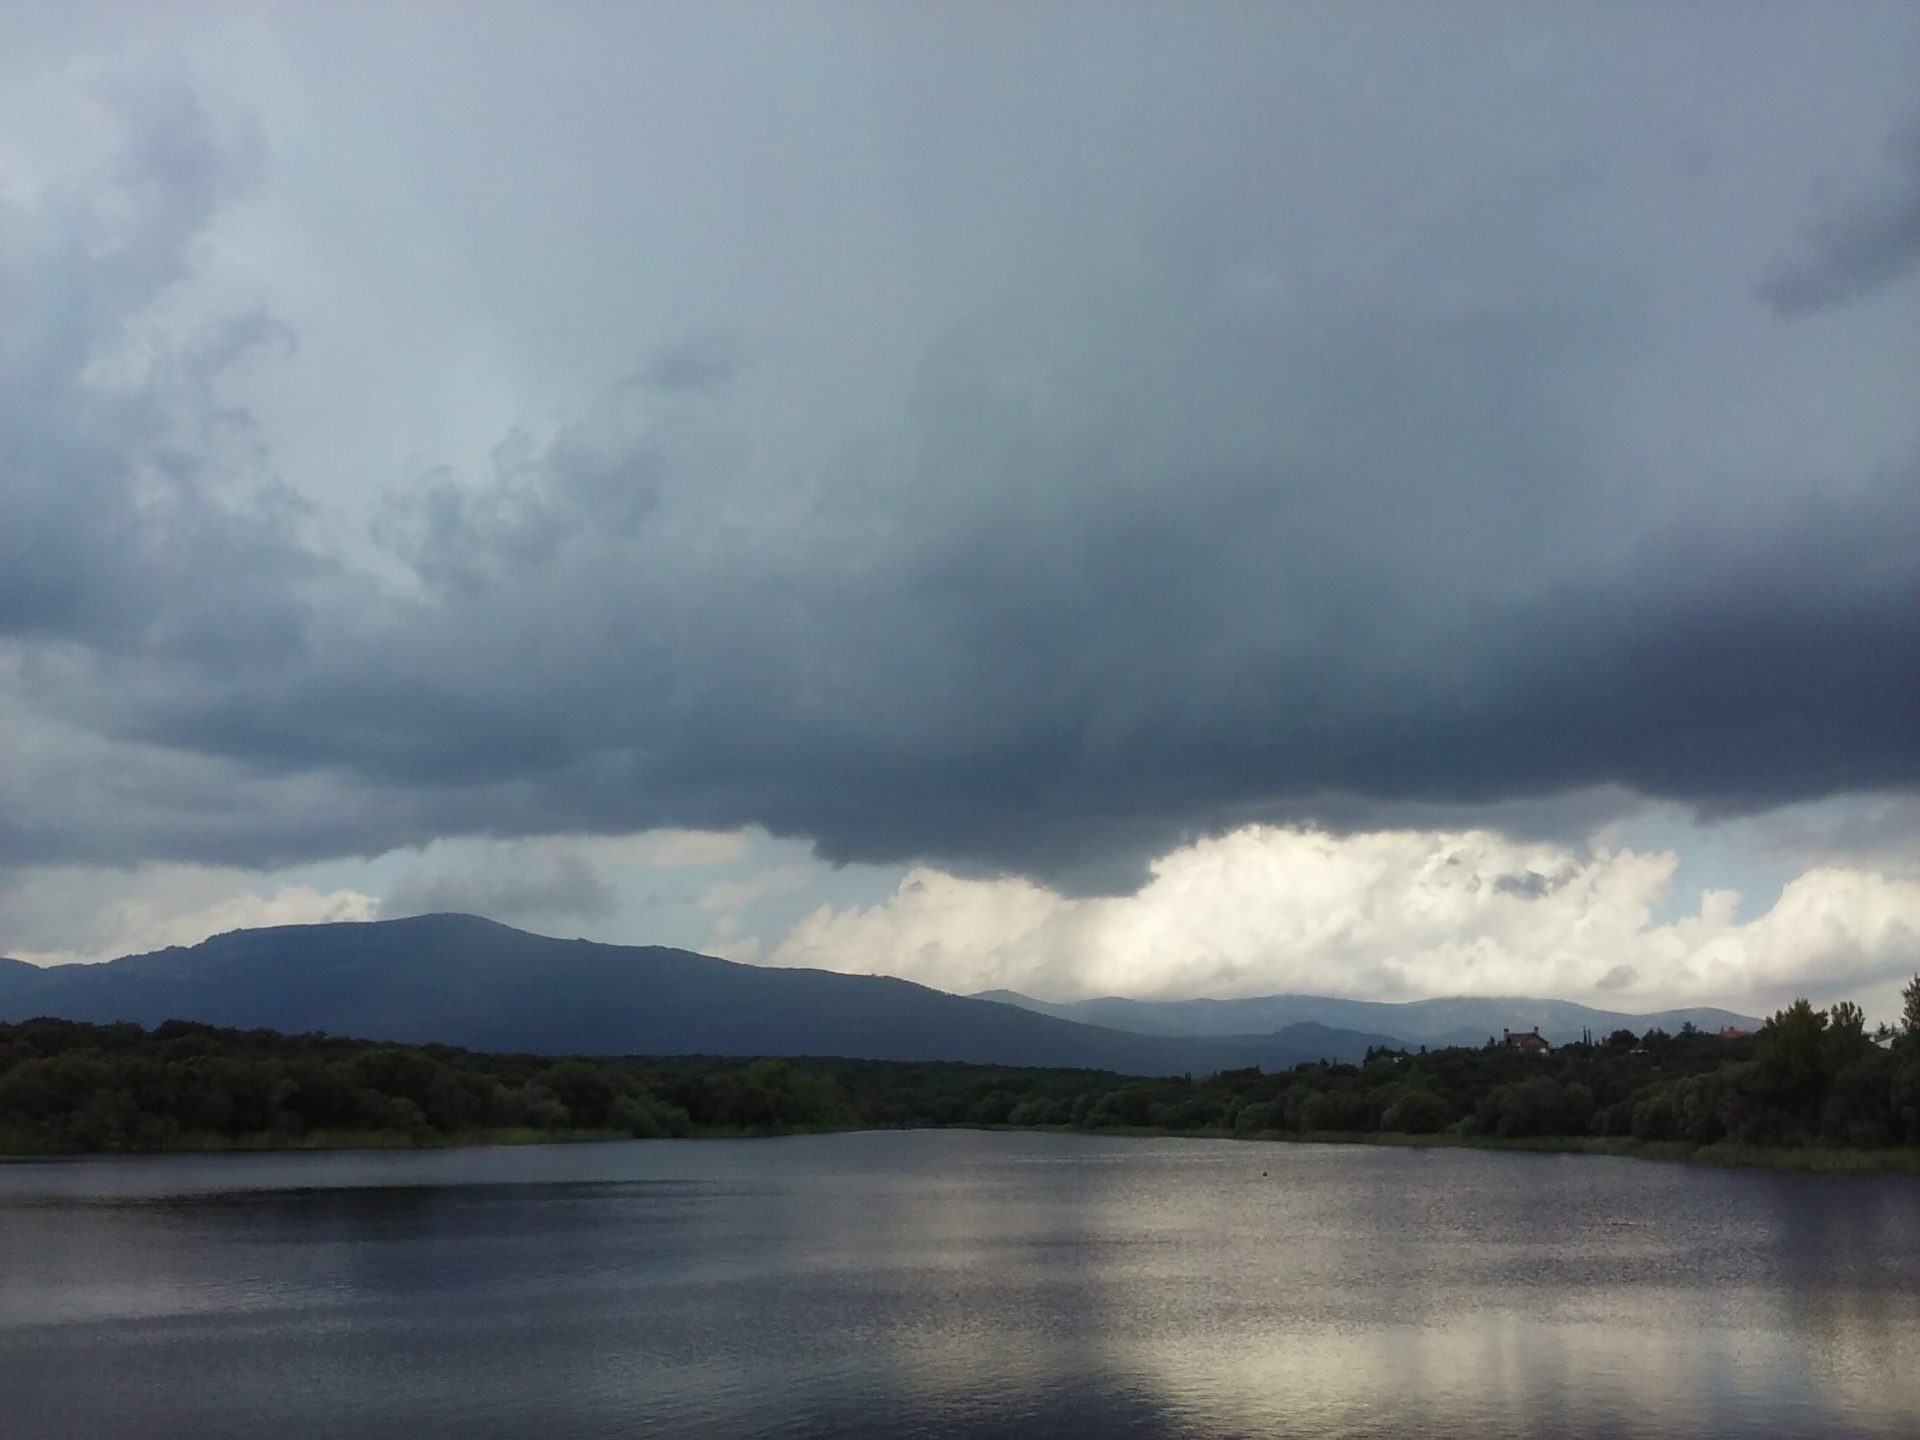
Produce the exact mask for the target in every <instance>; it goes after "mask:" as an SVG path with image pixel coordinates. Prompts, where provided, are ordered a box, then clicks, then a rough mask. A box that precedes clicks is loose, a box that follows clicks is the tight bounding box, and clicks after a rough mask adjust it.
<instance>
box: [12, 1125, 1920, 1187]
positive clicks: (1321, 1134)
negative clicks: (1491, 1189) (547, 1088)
mask: <svg viewBox="0 0 1920 1440" xmlns="http://www.w3.org/2000/svg"><path fill="white" fill-rule="evenodd" d="M884 1130H982V1131H993V1132H1000V1133H1006V1134H1022V1133H1025V1134H1045V1135H1112V1136H1119V1137H1123V1138H1129V1139H1168V1140H1233V1141H1238V1142H1242V1143H1247V1144H1273V1145H1375V1146H1387V1147H1392V1148H1395V1149H1408V1150H1504V1151H1521V1152H1532V1153H1535V1154H1549V1155H1599V1156H1607V1157H1611V1158H1614V1159H1624V1160H1652V1161H1661V1162H1665V1163H1668V1164H1676V1163H1677V1164H1689V1165H1712V1166H1717V1167H1720V1168H1722V1169H1749V1170H1774V1171H1781V1172H1788V1173H1801V1174H1857V1175H1903V1174H1904V1175H1915V1176H1920V1148H1914V1147H1906V1148H1900V1149H1879V1150H1845V1149H1838V1148H1834V1147H1828V1146H1812V1145H1810V1146H1759V1145H1739V1144H1732V1143H1728V1142H1724V1141H1722V1142H1717V1143H1715V1144H1712V1145H1690V1144H1688V1143H1686V1142H1685V1141H1677V1140H1658V1141H1646V1140H1634V1139H1631V1138H1629V1137H1626V1136H1602V1135H1567V1136H1529V1137H1527V1138H1525V1139H1518V1140H1502V1139H1499V1138H1497V1137H1495V1136H1487V1135H1455V1134H1446V1133H1440V1134H1432V1135H1412V1134H1403V1133H1396V1132H1380V1131H1310V1132H1304V1133H1293V1132H1290V1131H1278V1130H1262V1131H1258V1132H1256V1133H1254V1134H1251V1135H1245V1134H1237V1133H1235V1132H1233V1131H1231V1130H1224V1129H1218V1128H1214V1129H1202V1130H1168V1129H1165V1128H1160V1127H1154V1126H1101V1127H1098V1128H1088V1127H1083V1126H1073V1125H833V1126H797V1127H794V1128H792V1129H781V1130H731V1131H729V1130H719V1131H709V1132H707V1133H704V1134H699V1135H688V1136H685V1137H680V1138H685V1139H689V1140H776V1139H782V1138H789V1137H792V1136H797V1135H851V1134H865V1133H871V1132H875V1131H884ZM634 1138H635V1137H633V1136H631V1135H628V1134H626V1133H624V1132H621V1131H617V1130H565V1131H552V1130H544V1131H543V1130H533V1129H528V1128H513V1129H493V1130H478V1131H463V1132H459V1133H456V1134H453V1135H432V1136H419V1135H412V1134H408V1133H406V1132H402V1131H392V1130H347V1131H316V1132H313V1133H310V1134H307V1135H275V1134H272V1133H270V1132H263V1133H260V1134H255V1135H240V1136H225V1135H183V1136H180V1137H178V1138H177V1139H176V1140H174V1141H172V1142H170V1143H168V1144H165V1145H161V1146H154V1147H144V1148H138V1149H133V1148H130V1149H125V1150H21V1149H16V1148H12V1147H8V1146H0V1164H9V1163H30V1162H33V1161H41V1160H76V1159H84V1158H92V1157H95V1156H131V1155H265V1154H297V1153H301V1152H318V1151H329V1152H338V1151H352V1150H384V1151H393V1150H472V1149H485V1148H490V1147H497V1146H510V1145H511V1146H518V1145H592V1144H602V1143H605V1142H607V1141H612V1140H631V1139H634Z"/></svg>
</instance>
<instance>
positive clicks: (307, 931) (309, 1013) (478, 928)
mask: <svg viewBox="0 0 1920 1440" xmlns="http://www.w3.org/2000/svg"><path fill="white" fill-rule="evenodd" d="M36 1015H57V1016H62V1017H64V1018H67V1019H71V1020H89V1021H95V1022H111V1021H115V1020H133V1021H137V1022H139V1023H140V1024H143V1025H155V1024H158V1023H159V1022H161V1021H163V1020H168V1019H182V1020H201V1021H205V1022H207V1023H209V1024H214V1025H229V1026H236V1027H241V1028H254V1027H261V1028H268V1029H274V1030H281V1031H286V1032H288V1033H292V1034H299V1033H302V1032H306V1031H325V1032H328V1033H330V1034H335V1035H355V1036H364V1037H367V1038H370V1039H381V1040H398V1041H407V1042H412V1043H429V1042H439V1043H443V1044H450V1045H463V1046H466V1047H468V1048H471V1049H476V1050H503V1051H526V1052H533V1053H538V1054H552V1055H560V1054H575V1055H629V1054H632V1055H639V1054H646V1055H790V1056H799V1055H818V1056H843V1057H849V1058H860V1059H871V1060H962V1061H971V1062H974V1063H976V1064H992V1065H1034V1066H1050V1067H1061V1066H1072V1067H1084V1068H1088V1069H1096V1070H1111V1071H1117V1072H1119V1073H1121V1074H1127V1075H1178V1074H1195V1075H1200V1074H1210V1073H1212V1072H1213V1071H1216V1070H1221V1069H1239V1068H1244V1067H1246V1066H1249V1065H1259V1066H1261V1067H1262V1068H1264V1069H1269V1070H1273V1069H1284V1068H1287V1067H1290V1066H1292V1065H1295V1064H1298V1063H1299V1062H1300V1061H1303V1060H1319V1059H1323V1058H1324V1059H1330V1060H1357V1059H1359V1058H1361V1056H1362V1055H1364V1053H1365V1051H1366V1049H1367V1047H1368V1046H1369V1045H1372V1044H1382V1043H1395V1042H1392V1041H1391V1040H1389V1038H1388V1037H1386V1036H1384V1035H1373V1034H1355V1033H1350V1032H1347V1031H1344V1030H1342V1029H1341V1028H1339V1027H1329V1026H1327V1025H1325V1024H1324V1023H1322V1022H1317V1021H1316V1022H1311V1023H1304V1024H1301V1025H1298V1026H1286V1027H1281V1026H1275V1027H1272V1028H1273V1030H1274V1031H1276V1032H1277V1033H1262V1034H1258V1035H1244V1036H1237V1037H1233V1038H1216V1037H1196V1036H1174V1037H1169V1036H1160V1035H1151V1034H1142V1033H1137V1032H1132V1031H1124V1030H1120V1029H1112V1028H1103V1027H1101V1026H1097V1025H1089V1024H1085V1023H1081V1022H1078V1021H1072V1020H1066V1019H1061V1018H1058V1017H1055V1016H1050V1015H1043V1014H1037V1013H1034V1011H1033V1010H1032V1009H1030V1008H1023V1007H1018V1006H1013V1005H1005V1004H1000V1003H997V1002H994V1001H990V1000H982V999H971V998H965V997H961V996H957V995H948V994H946V993H944V992H943V991H939V990H933V989H929V988H928V987H926V986H924V985H915V984H912V983H911V982H909V981H905V980H895V979H890V978H887V977H883V976H870V975H842V974H837V973H833V972H829V971H824V970H789V969H776V968H771V967H765V966H754V965H739V964H735V963H733V962H731V961H727V960H719V959H716V958H714V957H713V956H710V955H697V954H694V953H692V952H691V951H686V950H669V949H663V948H660V947H658V946H626V945H598V944H593V943H590V942H588V941H585V940H555V939H550V938H548V937H546V936H542V935H530V934H528V933H526V932H525V931H521V930H514V929H511V928H510V927H508V926H505V925H499V924H495V923H494V922H492V921H490V920H483V919H480V918H478V917H476V916H472V915H423V916H417V917H415V918H412V919H406V920H379V921H367V922H345V923H338V924H330V925H287V926H278V927H274V928H271V929H261V930H236V931H234V932H232V933H231V934H227V935H218V936H215V937H214V938H213V939H211V940H207V941H205V942H203V943H202V944H199V945H195V946H192V947H190V948H180V947H177V946H176V947H173V948H170V949H166V950H158V951H154V952H153V953H151V954H146V955H129V956H125V957H123V958H121V959H119V960H111V961H107V962H106V963H104V964H99V965H60V966H51V967H47V968H44V969H43V968H41V967H38V966H33V965H27V964H24V963H22V962H19V961H0V1019H7V1020H23V1019H28V1018H30V1017H33V1016H36Z"/></svg>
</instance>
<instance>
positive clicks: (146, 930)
mask: <svg viewBox="0 0 1920 1440" xmlns="http://www.w3.org/2000/svg"><path fill="white" fill-rule="evenodd" d="M89 897H91V900H92V903H91V904H89V903H87V901H88V899H89ZM378 905H379V902H378V901H377V900H376V899H375V898H374V897H373V896H371V895H367V894H363V893H362V892H360V891H358V890H352V889H336V890H325V891H323V890H318V889H315V888H313V887H312V886H308V885H287V884H282V885H276V886H273V887H272V888H271V889H268V888H266V887H265V886H264V885H263V884H262V877H260V876H257V875H252V876H250V875H248V874H246V873H245V872H243V871H239V870H232V869H225V868H220V867H214V866H204V865H144V866H141V867H140V868H139V869H137V870H134V871H129V872H121V873H119V874H113V873H111V872H102V871H100V870H97V869H95V868H93V867H90V866H71V867H59V868H57V869H50V870H43V871H41V872H39V873H37V874H36V875H35V877H34V883H33V885H31V886H24V887H21V888H20V889H18V890H16V891H14V892H12V893H9V894H7V895H5V896H0V954H6V955H8V956H10V957H11V958H13V959H15V960H26V961H29V962H31V963H33V964H36V965H60V964H67V963H69V962H74V961H83V962H84V961H96V960H110V959H113V958H114V957H116V956H119V955H130V954H139V953H142V952H145V951H148V950H159V949H163V948H165V947H166V946H168V945H197V944H199V943H200V942H201V941H202V940H205V939H206V938H207V937H208V936H210V935H220V934H224V933H225V932H227V931H229V930H242V929H251V928H254V927H256V926H265V925H311V924H320V923H324V922H330V921H336V920H371V919H373V918H374V915H375V912H376V911H377V909H378Z"/></svg>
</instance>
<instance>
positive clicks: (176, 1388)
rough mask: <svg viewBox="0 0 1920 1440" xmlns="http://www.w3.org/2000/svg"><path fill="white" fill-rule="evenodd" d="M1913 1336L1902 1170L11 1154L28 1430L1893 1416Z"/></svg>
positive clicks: (1829, 1427) (1420, 1429)
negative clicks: (17, 1160) (39, 1157)
mask: <svg viewBox="0 0 1920 1440" xmlns="http://www.w3.org/2000/svg"><path fill="white" fill-rule="evenodd" d="M1263 1170H1265V1171H1266V1172H1268V1173H1267V1174H1265V1175H1263V1174H1262V1173H1261V1172H1262V1171H1263ZM1916 1357H1920V1186H1917V1185H1915V1183H1914V1182H1913V1181H1911V1180H1909V1179H1905V1178H1901V1177H1855V1176H1833V1177H1821V1176H1788V1175H1770V1174H1763V1173H1745V1172H1726V1171H1714V1170H1705V1169H1692V1168H1686V1167H1680V1166H1663V1165H1654V1164H1646V1163H1638V1162H1632V1161H1619V1160H1607V1159H1599V1158H1591V1157H1573V1156H1545V1155H1514V1154H1489V1153H1483V1152H1464V1151H1395V1150H1384V1149H1368V1148H1338V1147H1320V1146H1260V1145H1239V1144H1234V1143H1232V1142H1204V1141H1143V1140H1103V1139H1100V1138H1097V1137H1085V1136H1046V1135H1015V1134H991V1135H989V1134H977V1133H968V1132H935V1133H929V1132H918V1133H898V1134H870V1135H845V1136H820V1137H809V1138H804V1139H792V1140H782V1141H744V1142H713V1141H709V1142H694V1141H689V1142H648V1143H644V1144H632V1145H608V1146H576V1147H539V1148H527V1149H512V1150H493V1151H464V1152H438V1153H423V1154H373V1153H369V1154H359V1155H340V1154H334V1155H311V1156H309V1155H293V1156H241V1157H179V1158H152V1159H137V1160H89V1161H78V1162H59V1163H51V1164H32V1165H7V1166H0V1396H5V1397H7V1405H8V1414H7V1419H6V1424H5V1426H4V1429H5V1433H6V1434H8V1435H9V1436H16V1437H19V1440H38V1437H42V1436H69V1435H82V1434H84V1435H97V1436H102V1437H111V1436H160V1435H183V1434H194V1435H208V1436H212V1435H222V1434H234V1435H239V1434H264V1433H275V1434H287V1435H305V1434H312V1435H321V1434H340V1433H349V1432H351V1433H356V1434H362V1435H368V1436H374V1437H380V1436H389V1435H391V1436H401V1435H404V1436H408V1437H410V1440H412V1437H421V1436H434V1435H449V1436H452V1435H501V1436H506V1435H524V1434H539V1433H552V1434H558V1433H597V1434H618V1433H649V1434H663V1435H688V1436H695V1435H716V1436H717V1435H749V1436H769V1437H771V1436H783V1437H784V1436H809V1435H829V1434H833V1435H855V1436H858V1435H874V1436H881V1435H888V1436H892V1435H915V1434H925V1435H936V1434H979V1435H1000V1436H1027V1435H1048V1434H1060V1433H1075V1434H1114V1435H1139V1436H1157V1435H1169V1436H1182V1437H1194V1440H1213V1437H1224V1436H1237V1435H1250V1434H1262V1435H1266V1434H1280V1435H1289V1434H1300V1435H1342V1434H1352V1435H1375V1434H1377V1435H1392V1434H1408V1433H1417V1434H1422V1435H1456V1434H1457V1435H1474V1436H1486V1435H1495V1436H1501V1435H1522V1434H1533V1433H1541V1432H1547V1433H1558V1434H1563V1435H1595V1436H1600V1435H1605V1436H1609V1437H1613V1436H1620V1435H1633V1434H1648V1433H1662V1434H1678V1433H1698V1434H1707V1433H1713V1434H1721V1435H1776V1434H1778V1435H1789V1434H1808V1433H1820V1434H1859V1435H1902V1436H1905V1435H1912V1434H1914V1433H1920V1375H1917V1374H1916V1369H1915V1359H1916Z"/></svg>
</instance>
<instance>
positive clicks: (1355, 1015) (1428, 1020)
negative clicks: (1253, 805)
mask: <svg viewBox="0 0 1920 1440" xmlns="http://www.w3.org/2000/svg"><path fill="white" fill-rule="evenodd" d="M974 998H976V999H991V1000H995V1001H997V1002H998V1003H1001V1004H1006V1005H1018V1006H1021V1007H1023V1008H1027V1009H1031V1010H1033V1011H1034V1012H1035V1013H1036V1014H1041V1015H1052V1016H1055V1017H1056V1018H1059V1019H1069V1020H1076V1021H1079V1022H1081V1023H1084V1024H1097V1025H1103V1026H1107V1027H1109V1028H1111V1029H1116V1030H1129V1031H1132V1032H1134V1033H1136V1034H1152V1035H1185V1036H1190V1037H1193V1038H1225V1037H1228V1036H1233V1035H1241V1034H1252V1033H1261V1032H1264V1031H1266V1030H1270V1029H1274V1028H1278V1027H1279V1026H1281V1025H1288V1024H1301V1023H1318V1024H1324V1025H1329V1026H1332V1027H1334V1028H1336V1029H1365V1030H1368V1031H1380V1032H1385V1033H1390V1034H1394V1035H1399V1036H1401V1037H1402V1038H1404V1039H1405V1040H1408V1041H1411V1042H1413V1043H1415V1044H1422V1045H1428V1046H1443V1045H1479V1044H1482V1043H1484V1042H1485V1041H1486V1040H1487V1039H1489V1038H1490V1037H1493V1036H1496V1035H1498V1034H1499V1032H1500V1031H1501V1030H1502V1029H1510V1030H1531V1029H1535V1028H1536V1027H1537V1028H1538V1029H1539V1030H1540V1033H1541V1034H1542V1035H1544V1036H1545V1037H1546V1038H1547V1039H1548V1040H1549V1041H1551V1042H1552V1043H1554V1044H1556V1045H1561V1044H1566V1043H1567V1042H1569V1041H1572V1040H1577V1039H1579V1038H1580V1033H1581V1031H1582V1030H1583V1029H1591V1030H1592V1031H1593V1032H1594V1034H1595V1036H1596V1038H1600V1037H1604V1036H1605V1035H1607V1034H1609V1033H1611V1032H1612V1031H1614V1030H1621V1029H1626V1030H1632V1031H1633V1032H1634V1033H1635V1034H1641V1033H1644V1032H1645V1031H1646V1030H1647V1029H1649V1028H1653V1027H1656V1026H1657V1027H1658V1028H1660V1029H1663V1030H1667V1031H1669V1032H1671V1031H1675V1030H1678V1029H1679V1028H1680V1026H1681V1025H1682V1024H1683V1023H1685V1022H1687V1021H1689V1020H1690V1021H1691V1022H1692V1023H1693V1024H1694V1026H1695V1027H1696V1028H1698V1029H1702V1030H1716V1031H1717V1030H1721V1029H1724V1028H1727V1027H1729V1026H1731V1027H1733V1028H1735V1029H1741V1030H1751V1029H1757V1028H1758V1027H1759V1026H1760V1024H1761V1023H1762V1022H1761V1021H1760V1019H1759V1018H1758V1017H1756V1016H1752V1015H1742V1014H1740V1013H1739V1012H1737V1011H1733V1010H1724V1009H1721V1008H1719V1007H1717V1006H1711V1005H1698V1006H1683V1007H1680V1008H1677V1009H1671V1010H1657V1011H1649V1012H1646V1013H1644V1014H1636V1013H1631V1012H1626V1011H1614V1010H1601V1009H1598V1008H1596V1007H1594V1006H1591V1005H1582V1004H1580V1003H1579V1002H1578V1001H1573V1000H1552V999H1542V998H1540V997H1537V996H1526V995H1447V996H1437V997H1434V998H1431V999H1426V1000H1400V1001H1392V1000H1348V999H1343V998H1340V997H1337V996H1329V995H1301V994H1278V995H1251V996H1246V997H1244V998H1241V999H1235V1000H1215V999H1206V998H1201V999H1193V1000H1130V999H1127V998H1125V997H1123V996H1118V995H1105V996H1098V997H1095V998H1093V999H1088V1000H1076V1001H1065V1002H1056V1001H1047V1000H1037V999H1035V998H1033V997H1032V996H1029V995H1023V994H1021V993H1020V992H1019V991H1017V990H983V991H979V992H976V995H975V997H974Z"/></svg>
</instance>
